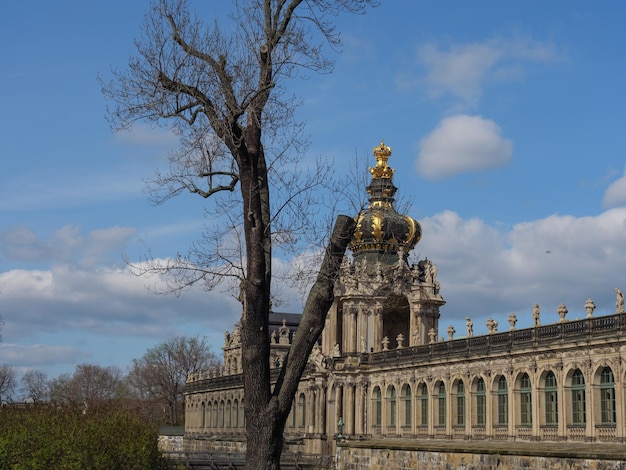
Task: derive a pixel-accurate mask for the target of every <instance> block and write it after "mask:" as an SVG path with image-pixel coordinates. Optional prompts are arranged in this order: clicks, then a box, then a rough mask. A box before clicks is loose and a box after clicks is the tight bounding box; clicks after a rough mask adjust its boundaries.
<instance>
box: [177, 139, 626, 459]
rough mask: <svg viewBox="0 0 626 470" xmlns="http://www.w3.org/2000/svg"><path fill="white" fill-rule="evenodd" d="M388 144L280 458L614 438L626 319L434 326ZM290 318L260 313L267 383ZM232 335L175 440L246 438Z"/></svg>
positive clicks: (378, 151) (433, 274)
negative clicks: (395, 442)
mask: <svg viewBox="0 0 626 470" xmlns="http://www.w3.org/2000/svg"><path fill="white" fill-rule="evenodd" d="M390 155H391V149H390V148H389V147H387V146H385V145H384V143H381V145H380V146H378V147H375V148H374V156H375V157H376V164H375V166H373V167H372V168H370V169H369V171H370V173H371V182H370V184H369V186H368V187H367V192H368V195H369V205H368V207H367V208H366V209H364V210H363V211H362V212H361V213H360V214H359V215H358V216H357V219H356V220H357V225H356V229H355V232H354V235H353V238H352V241H351V244H350V247H349V248H350V250H351V252H352V256H346V258H345V259H344V262H343V264H342V266H341V273H340V278H339V280H338V282H337V285H336V291H335V301H334V303H333V305H332V307H331V309H330V311H329V312H328V315H327V318H326V324H325V328H324V331H323V333H322V336H321V340H320V343H319V344H318V345H316V346H315V348H314V349H313V352H312V354H311V356H310V359H309V364H308V366H307V369H306V371H305V373H304V375H303V377H302V379H301V381H300V385H299V390H298V393H297V394H296V397H295V399H294V402H293V408H292V413H291V416H290V418H289V420H288V422H287V427H286V430H285V439H286V442H287V448H288V450H291V451H298V452H303V453H305V454H317V455H333V454H334V452H335V446H336V442H337V439H346V440H361V441H367V440H368V439H386V438H389V439H391V438H396V439H397V438H405V439H439V440H468V439H472V440H501V441H573V442H596V441H600V442H616V443H622V442H625V441H626V425H625V423H626V403H625V400H626V388H625V386H624V385H625V383H626V377H625V373H626V367H625V365H624V361H625V360H626V339H625V333H626V314H625V313H624V298H623V295H622V293H621V291H620V290H619V289H616V294H617V300H616V312H615V314H613V315H608V316H600V317H597V316H594V315H593V311H594V309H595V305H594V304H593V301H592V300H591V299H590V300H588V301H587V303H586V304H585V309H586V311H587V317H586V318H584V319H581V320H572V321H569V320H568V319H566V314H567V308H566V307H565V306H564V305H561V306H560V307H559V310H558V312H559V321H558V322H556V323H552V324H544V325H542V324H541V319H540V315H541V314H540V310H539V306H538V305H535V309H534V310H533V313H532V315H533V320H534V325H533V326H532V327H530V328H523V329H516V321H517V319H516V317H515V315H514V314H511V315H510V316H509V318H508V330H506V331H500V332H499V331H498V324H497V322H496V321H495V320H492V319H490V321H489V322H488V328H489V332H488V334H486V335H476V336H475V335H474V334H473V325H472V322H471V320H470V319H469V318H468V319H467V332H466V336H464V337H460V338H455V337H454V335H455V333H456V332H455V331H454V328H452V327H448V328H447V330H446V331H445V332H442V331H440V328H439V318H440V309H441V307H442V306H443V305H444V304H445V301H444V299H443V298H442V296H441V295H440V284H439V281H438V280H437V267H436V265H435V264H434V263H433V262H432V261H431V260H429V259H427V258H426V259H424V260H421V261H418V262H417V263H414V264H409V258H408V256H409V252H410V251H411V250H412V249H413V248H414V247H415V245H416V244H417V243H418V242H419V240H420V237H421V233H422V231H421V226H420V224H419V223H418V222H417V221H416V220H414V219H412V218H411V217H409V216H407V215H403V214H399V213H398V212H397V211H396V209H395V208H394V195H395V193H396V190H397V188H396V187H395V186H394V184H393V172H394V170H393V169H392V168H390V167H389V165H388V159H389V157H390ZM298 320H299V315H297V314H280V313H272V314H271V318H270V328H271V329H270V331H271V351H272V359H271V360H272V364H273V365H274V371H275V375H274V377H277V376H278V371H279V368H280V367H281V365H282V361H283V360H284V358H285V356H286V354H287V352H288V351H289V347H290V344H291V338H292V335H293V333H294V331H295V330H296V329H297V326H298ZM239 336H240V335H239V327H238V326H237V325H235V328H234V331H233V333H232V334H231V333H229V332H226V334H225V340H224V347H223V350H224V366H223V367H222V368H221V369H219V370H211V371H206V372H204V373H200V374H195V375H191V376H189V377H188V379H187V384H186V389H185V390H186V391H185V407H186V410H185V443H186V447H187V448H188V449H190V450H206V449H208V448H209V447H210V445H211V444H210V443H211V442H214V441H216V440H220V441H232V442H236V441H242V440H243V439H244V435H245V433H244V426H245V422H244V413H243V407H244V403H245V397H244V395H243V386H242V380H241V373H242V370H241V343H240V337H239Z"/></svg>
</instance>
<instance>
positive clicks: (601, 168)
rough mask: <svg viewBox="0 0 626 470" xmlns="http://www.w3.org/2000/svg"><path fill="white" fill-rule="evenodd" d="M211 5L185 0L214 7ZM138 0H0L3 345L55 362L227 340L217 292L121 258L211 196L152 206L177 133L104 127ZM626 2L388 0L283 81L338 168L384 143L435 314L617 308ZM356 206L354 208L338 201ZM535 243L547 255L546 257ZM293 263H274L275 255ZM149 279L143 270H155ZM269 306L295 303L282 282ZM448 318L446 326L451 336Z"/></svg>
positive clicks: (173, 235) (54, 368) (625, 145)
mask: <svg viewBox="0 0 626 470" xmlns="http://www.w3.org/2000/svg"><path fill="white" fill-rule="evenodd" d="M220 3H221V2H218V1H208V2H204V3H201V8H202V14H203V15H207V18H210V16H211V15H214V14H216V13H217V14H219V11H218V10H216V8H218V6H219V5H220ZM199 4H200V3H199ZM148 6H149V2H148V0H134V1H132V2H127V1H119V0H107V1H106V2H105V1H100V0H97V1H90V2H84V1H60V2H55V3H54V4H52V3H50V2H44V1H31V2H11V3H10V4H8V5H6V6H4V8H3V15H2V16H1V17H0V59H1V60H0V101H1V102H2V109H3V111H4V112H3V113H2V114H1V115H0V145H1V147H0V149H1V152H2V172H1V173H0V315H2V317H3V319H4V322H5V325H4V329H3V331H2V343H0V363H9V364H11V365H13V366H14V367H15V368H16V369H17V370H18V372H20V373H21V372H24V371H26V370H28V369H38V370H42V371H44V372H46V373H47V374H48V375H49V376H50V377H54V376H56V375H58V374H60V373H63V372H70V371H72V370H73V369H74V367H75V365H76V364H78V363H80V362H90V363H96V364H101V365H105V366H106V365H112V364H115V365H118V366H120V367H122V368H125V367H126V366H127V365H128V364H129V363H130V361H131V360H132V359H133V358H136V357H140V356H141V355H142V354H143V353H144V352H145V351H146V349H147V348H149V347H152V346H154V345H156V344H157V343H159V342H161V341H163V340H165V339H167V338H168V337H170V336H172V335H176V334H183V335H196V334H198V335H204V336H206V337H207V339H208V340H209V341H210V343H211V344H212V345H213V350H214V351H215V352H221V351H220V347H221V343H222V340H223V332H224V330H226V329H231V328H232V324H233V323H234V322H235V321H236V320H237V318H238V315H239V307H238V305H237V303H236V302H235V301H234V300H233V299H232V297H231V296H230V294H229V293H228V292H225V291H223V290H217V291H214V292H211V293H206V292H200V291H196V290H191V291H188V292H185V293H183V294H182V295H181V296H179V297H170V296H153V295H150V294H148V293H147V292H146V289H145V284H146V282H147V281H146V280H145V279H142V278H136V277H133V276H131V275H130V273H129V272H128V267H127V266H126V265H125V263H124V261H123V256H127V257H128V258H129V259H130V260H131V261H132V260H135V261H136V260H138V259H139V257H140V256H141V255H142V254H145V253H146V252H148V251H149V250H151V251H152V252H153V253H154V254H155V255H156V256H159V257H168V256H174V255H175V254H176V253H177V252H178V251H183V252H184V251H185V249H186V248H187V247H188V246H189V245H190V243H192V242H193V241H194V240H196V239H198V238H199V236H200V232H201V230H202V229H203V226H204V225H205V223H206V222H207V221H206V220H205V219H204V217H203V210H204V204H205V201H202V200H200V198H197V197H195V198H194V197H192V196H188V195H182V196H179V197H177V198H175V199H174V200H172V201H170V202H168V203H166V204H165V205H163V206H159V207H154V206H152V205H150V204H149V202H148V199H147V196H146V194H145V192H144V183H143V181H144V180H145V179H147V178H150V177H151V176H152V175H153V172H154V170H155V169H156V168H157V167H159V166H160V165H163V164H165V162H166V156H167V152H168V150H169V149H171V148H173V147H174V146H175V144H176V142H175V139H174V138H173V137H172V135H171V134H168V133H167V132H164V131H163V130H155V129H152V128H150V127H149V126H145V125H138V126H135V127H134V128H133V129H132V131H130V132H124V133H117V134H116V133H113V132H111V130H110V129H109V126H108V123H107V122H106V119H105V114H106V104H107V103H106V101H105V99H104V97H103V95H102V94H101V92H100V85H99V83H98V81H97V76H98V75H99V74H100V75H102V76H103V77H105V78H106V77H108V76H110V70H111V67H118V68H120V67H124V66H125V64H126V62H127V60H128V57H129V56H130V55H131V54H132V53H133V52H134V46H133V39H134V38H135V37H137V36H138V35H139V32H140V29H141V24H142V19H143V15H144V13H145V12H146V11H147V10H148ZM624 20H626V4H624V3H623V2H617V1H607V2H603V3H602V4H601V5H598V4H593V3H590V2H583V1H554V2H543V1H529V2H519V3H516V4H511V3H510V2H497V1H477V2H460V1H458V2H453V1H441V2H409V1H383V2H382V5H381V6H380V7H378V8H376V9H374V10H371V11H370V12H369V13H368V14H367V15H365V16H358V17H341V18H339V19H338V29H339V30H340V31H342V35H343V41H344V46H343V48H342V52H341V53H340V54H337V55H335V56H334V58H335V60H336V66H335V70H334V72H333V73H332V74H329V75H311V76H310V77H309V78H308V79H307V80H299V81H298V80H297V81H295V82H293V83H292V86H293V90H294V91H295V92H297V93H299V94H300V96H301V97H302V98H303V100H304V105H303V106H302V108H301V109H300V110H299V117H300V119H302V120H303V121H305V122H306V125H307V127H306V132H307V133H308V134H309V135H310V137H311V149H310V154H311V155H324V156H328V157H330V158H333V159H334V162H335V163H334V164H335V166H336V168H335V173H336V174H337V175H342V174H347V173H348V172H350V171H353V168H352V165H353V159H354V156H355V155H358V157H359V158H360V159H363V161H367V162H368V164H369V165H371V164H373V158H372V157H371V149H372V147H374V146H376V145H378V144H379V142H380V140H381V139H384V140H385V143H386V144H388V145H389V146H391V147H392V148H393V155H392V157H391V158H390V160H389V163H390V165H391V166H392V167H393V168H395V169H396V174H395V179H394V181H395V184H396V186H398V187H399V188H400V193H401V194H402V195H403V196H404V197H405V198H407V199H410V200H411V201H412V208H411V210H410V211H409V213H410V215H412V216H413V217H415V218H417V219H418V220H419V221H420V223H421V224H422V228H423V232H424V234H423V237H422V241H421V242H420V243H419V245H418V246H417V247H416V249H415V251H416V253H417V254H419V256H420V257H422V258H423V257H428V258H429V259H431V260H433V262H434V263H435V264H437V265H438V268H439V280H440V282H441V285H442V289H441V293H442V295H443V297H444V298H445V299H446V301H447V304H446V305H445V306H444V307H443V309H442V314H441V319H440V328H441V330H442V331H445V329H446V327H447V325H448V324H453V325H455V327H456V331H457V332H463V331H464V319H465V317H466V316H470V317H472V319H473V321H474V325H475V326H474V331H475V332H476V333H477V334H478V333H484V332H486V326H484V325H485V321H486V319H487V318H488V317H493V318H494V319H496V320H497V321H498V322H499V323H500V329H501V330H502V329H503V328H505V327H504V325H506V318H507V317H508V314H509V313H511V312H515V313H516V314H517V316H518V318H519V323H518V327H519V326H528V325H529V324H530V320H531V311H532V307H533V305H534V304H535V303H539V304H540V306H541V310H542V322H543V323H550V322H553V321H556V320H558V315H557V314H556V309H557V307H558V305H559V304H560V303H564V304H565V305H566V306H567V308H568V309H569V314H568V317H569V318H576V317H582V316H584V308H583V305H584V303H585V300H586V299H587V298H589V297H591V298H592V299H593V300H594V302H595V303H596V306H597V309H596V314H608V313H612V312H613V311H614V303H615V293H614V288H616V287H619V288H621V289H622V290H626V279H625V276H624V266H626V250H625V248H624V247H625V243H624V242H625V233H626V172H625V168H626V158H625V156H626V155H625V151H626V128H625V126H626V106H625V104H626V87H624V86H623V83H624V82H625V77H626V55H625V54H624V44H626V32H625V31H624V28H623V24H624ZM351 215H355V214H351ZM548 252H549V253H548ZM291 261H292V260H288V259H283V260H277V263H286V264H288V263H290V262H291ZM152 282H158V280H153V281H152ZM285 292H286V293H287V294H286V295H287V298H288V300H289V302H288V304H287V305H286V306H285V308H284V310H285V311H291V312H295V311H299V309H300V305H301V300H300V299H299V298H298V297H297V295H295V293H294V294H290V291H289V290H287V289H285ZM457 334H458V333H457Z"/></svg>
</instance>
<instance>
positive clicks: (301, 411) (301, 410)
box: [298, 393, 306, 428]
mask: <svg viewBox="0 0 626 470" xmlns="http://www.w3.org/2000/svg"><path fill="white" fill-rule="evenodd" d="M305 422H306V397H305V396H304V393H301V394H300V396H299V397H298V427H299V428H303V427H304V423H305Z"/></svg>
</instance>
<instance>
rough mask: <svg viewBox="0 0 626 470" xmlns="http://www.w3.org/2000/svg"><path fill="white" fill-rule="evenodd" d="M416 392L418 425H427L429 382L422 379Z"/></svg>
mask: <svg viewBox="0 0 626 470" xmlns="http://www.w3.org/2000/svg"><path fill="white" fill-rule="evenodd" d="M415 390H416V392H415V400H416V407H415V408H416V410H415V411H416V413H417V426H419V427H427V426H428V419H429V413H428V406H429V404H428V402H429V398H430V397H429V395H430V391H429V389H428V384H427V383H426V382H425V381H423V380H422V381H420V382H419V383H418V384H417V387H416V389H415Z"/></svg>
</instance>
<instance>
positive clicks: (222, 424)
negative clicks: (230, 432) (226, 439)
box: [219, 401, 224, 428]
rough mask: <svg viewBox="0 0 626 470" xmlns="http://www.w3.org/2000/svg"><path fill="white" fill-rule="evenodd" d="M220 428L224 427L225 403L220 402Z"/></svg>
mask: <svg viewBox="0 0 626 470" xmlns="http://www.w3.org/2000/svg"><path fill="white" fill-rule="evenodd" d="M219 426H220V428H223V427H224V402H223V401H221V402H220V424H219Z"/></svg>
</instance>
